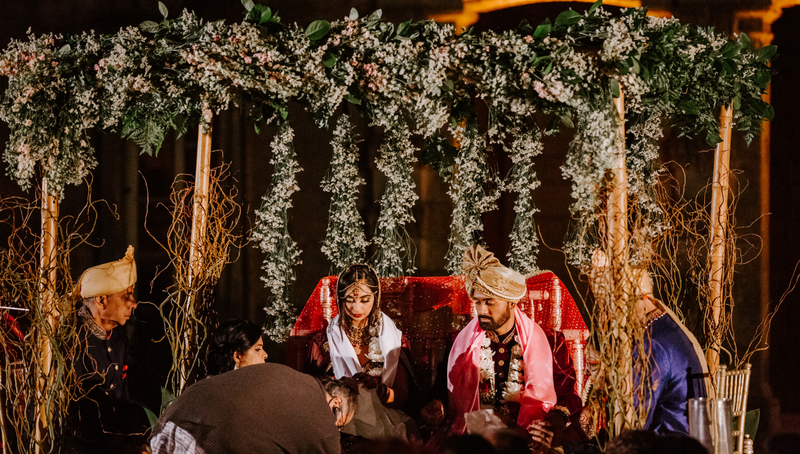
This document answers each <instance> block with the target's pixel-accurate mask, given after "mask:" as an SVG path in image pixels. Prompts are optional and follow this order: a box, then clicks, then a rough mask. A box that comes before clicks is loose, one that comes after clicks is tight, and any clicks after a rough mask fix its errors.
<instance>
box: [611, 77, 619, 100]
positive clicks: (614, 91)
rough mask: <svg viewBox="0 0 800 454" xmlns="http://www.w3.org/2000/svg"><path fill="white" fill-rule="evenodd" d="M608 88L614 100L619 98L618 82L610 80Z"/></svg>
mask: <svg viewBox="0 0 800 454" xmlns="http://www.w3.org/2000/svg"><path fill="white" fill-rule="evenodd" d="M608 85H609V88H610V89H611V96H613V97H614V98H619V95H620V90H619V81H618V80H617V79H611V80H609V81H608Z"/></svg>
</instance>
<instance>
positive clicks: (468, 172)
mask: <svg viewBox="0 0 800 454" xmlns="http://www.w3.org/2000/svg"><path fill="white" fill-rule="evenodd" d="M451 132H452V134H453V137H454V139H455V141H456V142H457V143H458V144H459V145H460V148H459V151H458V154H457V155H456V158H455V162H454V167H455V171H454V173H453V176H452V179H451V183H450V190H449V191H448V192H447V194H448V195H449V196H450V199H451V200H452V201H453V218H452V221H451V223H450V238H449V239H448V241H449V242H450V248H449V249H448V251H447V257H446V259H447V271H448V272H449V273H450V274H461V262H462V261H463V260H464V251H465V250H466V249H467V248H468V247H469V246H470V245H472V244H475V243H480V242H481V241H482V240H483V221H482V220H481V214H483V213H484V212H487V211H491V210H493V209H494V208H495V206H496V202H497V199H498V197H499V196H500V191H499V190H495V189H497V188H491V187H489V186H490V185H492V184H493V183H494V184H495V185H497V179H496V177H495V176H493V175H492V173H491V172H490V171H489V167H488V165H487V163H486V139H485V138H484V136H483V134H481V132H480V131H479V129H478V124H477V122H476V121H475V119H474V118H473V119H467V120H463V121H462V122H460V123H458V124H457V125H455V126H453V127H452V128H451Z"/></svg>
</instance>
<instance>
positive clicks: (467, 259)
mask: <svg viewBox="0 0 800 454" xmlns="http://www.w3.org/2000/svg"><path fill="white" fill-rule="evenodd" d="M461 271H463V272H464V274H465V276H464V281H465V285H466V287H467V294H468V295H470V296H472V292H473V291H474V290H480V291H481V292H482V293H485V294H487V295H489V296H491V297H493V298H497V299H501V300H506V301H510V302H512V303H516V302H518V301H519V300H521V299H522V297H524V296H525V292H526V291H527V289H526V287H525V277H523V276H522V275H521V274H519V273H518V272H516V271H514V270H512V269H511V268H508V267H506V266H503V265H502V264H501V263H500V260H497V257H495V256H494V254H492V253H491V252H489V251H487V250H486V249H484V248H482V247H481V246H478V245H477V244H474V245H472V246H470V247H469V248H468V249H467V250H466V252H464V261H463V262H462V263H461Z"/></svg>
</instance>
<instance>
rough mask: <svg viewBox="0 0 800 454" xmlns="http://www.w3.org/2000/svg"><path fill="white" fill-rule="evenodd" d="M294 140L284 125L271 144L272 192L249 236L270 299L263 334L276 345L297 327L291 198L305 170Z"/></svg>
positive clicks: (296, 251)
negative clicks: (261, 255) (261, 261)
mask: <svg viewBox="0 0 800 454" xmlns="http://www.w3.org/2000/svg"><path fill="white" fill-rule="evenodd" d="M293 140H294V131H293V130H292V127H291V126H290V125H289V123H288V122H284V123H283V124H282V125H281V126H280V128H279V129H278V132H277V133H276V134H275V137H274V138H273V140H272V143H271V148H272V159H271V160H270V163H271V164H273V166H274V168H273V171H272V189H271V190H270V192H269V194H267V195H265V196H264V197H263V198H262V203H261V208H259V210H258V211H256V227H255V229H254V230H253V233H252V234H251V236H250V240H251V241H253V243H255V245H256V247H258V248H259V249H260V250H261V252H263V253H264V255H265V258H264V265H263V266H262V270H263V271H264V274H263V275H262V276H261V280H262V281H264V285H265V287H266V288H267V289H269V293H270V296H269V300H268V302H267V304H266V305H265V306H264V312H266V313H267V323H266V324H265V325H264V333H265V335H266V336H267V337H268V338H270V339H272V340H274V341H276V342H282V341H284V340H285V339H286V338H287V336H288V335H289V330H290V329H291V328H292V325H293V324H294V319H295V314H294V310H293V306H292V304H291V288H292V284H293V283H294V281H295V271H294V269H295V267H296V266H297V265H299V264H300V263H302V261H301V260H300V252H301V251H300V249H298V247H297V243H296V242H295V241H294V240H293V239H292V237H291V236H290V235H289V226H288V211H289V208H291V207H292V195H293V194H294V193H295V192H296V191H298V190H299V189H300V187H299V186H298V185H297V173H298V172H300V171H301V170H303V169H302V168H300V165H299V164H298V163H297V155H296V154H295V152H294V146H293V145H292V141H293Z"/></svg>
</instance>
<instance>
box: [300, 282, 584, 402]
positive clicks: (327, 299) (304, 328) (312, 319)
mask: <svg viewBox="0 0 800 454" xmlns="http://www.w3.org/2000/svg"><path fill="white" fill-rule="evenodd" d="M336 280H337V277H336V276H328V277H325V278H322V279H321V280H320V281H319V283H318V284H317V287H316V288H315V289H314V292H313V293H312V294H311V297H310V298H309V299H308V302H307V303H306V305H305V307H303V311H302V312H301V313H300V315H299V316H298V318H297V322H296V323H295V325H294V327H293V328H292V331H291V335H290V338H289V348H288V352H287V359H286V361H287V364H289V365H290V366H292V367H295V368H297V369H299V370H305V365H306V363H307V361H308V348H309V342H310V336H311V335H312V334H314V333H316V332H318V331H320V330H323V329H325V328H326V327H327V326H328V322H329V321H330V320H331V319H332V318H333V317H335V316H336V314H337V307H336ZM527 286H528V294H527V296H526V297H525V298H523V299H522V301H520V308H521V309H522V310H523V311H524V312H525V313H527V314H528V315H529V316H531V318H533V320H535V321H536V322H537V323H538V324H539V325H540V326H542V327H543V328H546V329H549V330H552V331H561V333H562V334H563V335H564V338H565V339H566V341H567V343H568V345H569V348H570V356H571V357H572V361H573V363H574V364H575V365H576V369H577V370H576V371H575V373H576V378H577V386H578V387H579V388H580V389H578V390H577V391H578V395H581V394H582V391H583V389H582V388H583V384H584V382H585V375H584V369H585V361H584V347H585V343H586V339H587V338H588V336H589V330H588V329H587V328H586V323H584V321H583V318H582V317H581V314H580V311H579V310H578V307H577V306H576V305H575V300H574V299H573V298H572V295H570V293H569V291H567V288H566V287H565V286H564V283H563V282H561V280H560V279H558V277H556V275H555V274H553V273H552V272H550V271H544V272H542V273H539V274H536V275H534V276H531V277H529V278H528V279H527ZM381 293H382V302H381V309H382V310H383V311H384V312H385V313H386V314H387V315H389V316H390V317H391V318H392V319H393V320H394V321H395V323H396V324H397V327H398V328H399V329H400V330H402V331H403V334H405V336H406V338H408V340H409V342H410V343H411V357H412V360H413V361H414V369H415V370H414V372H415V374H416V376H417V379H418V380H419V381H420V384H421V385H423V386H426V385H430V384H431V383H432V380H433V378H434V371H435V370H436V364H437V363H438V362H439V361H441V360H442V359H443V357H444V353H445V351H446V349H447V344H448V342H450V340H451V339H452V338H453V336H454V335H455V333H457V332H458V331H460V330H461V328H463V327H464V326H465V325H466V324H467V322H469V320H470V319H471V318H472V315H473V314H472V307H473V306H472V302H471V301H470V299H469V297H468V296H467V293H466V290H465V289H464V276H437V277H410V276H409V277H396V278H383V279H381Z"/></svg>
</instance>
